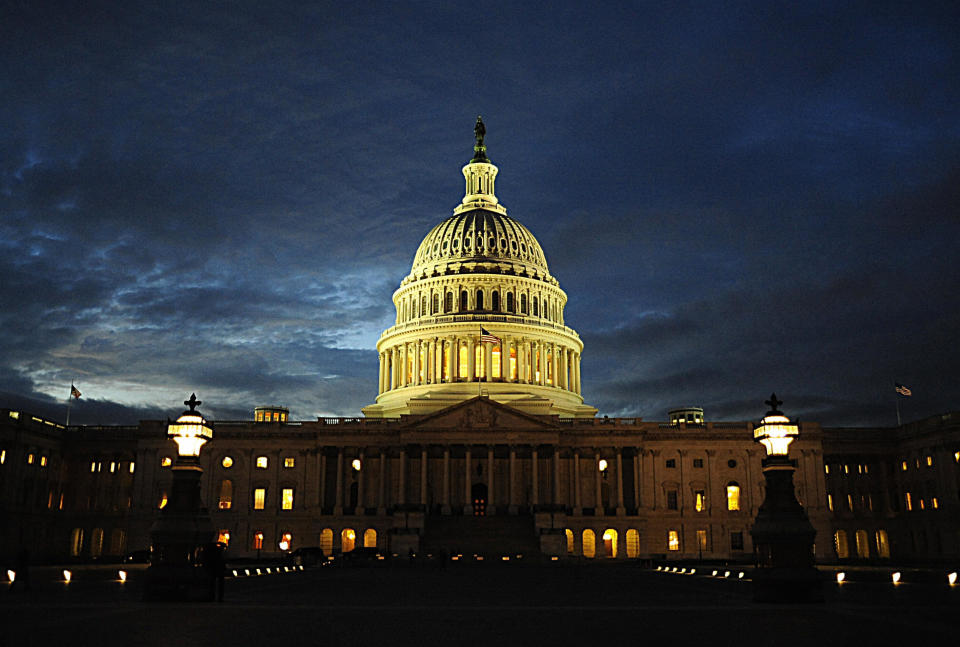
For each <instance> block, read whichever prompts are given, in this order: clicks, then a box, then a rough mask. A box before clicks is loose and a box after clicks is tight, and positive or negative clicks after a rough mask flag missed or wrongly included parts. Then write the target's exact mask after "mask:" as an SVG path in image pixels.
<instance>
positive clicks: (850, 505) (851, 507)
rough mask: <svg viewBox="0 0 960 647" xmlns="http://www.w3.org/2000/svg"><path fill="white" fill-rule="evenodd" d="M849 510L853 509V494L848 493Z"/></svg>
mask: <svg viewBox="0 0 960 647" xmlns="http://www.w3.org/2000/svg"><path fill="white" fill-rule="evenodd" d="M847 510H853V495H851V494H848V495H847Z"/></svg>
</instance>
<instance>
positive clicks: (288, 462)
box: [283, 456, 297, 467]
mask: <svg viewBox="0 0 960 647" xmlns="http://www.w3.org/2000/svg"><path fill="white" fill-rule="evenodd" d="M296 463H297V462H296V460H295V459H294V458H293V456H287V457H286V458H284V459H283V466H284V467H293V466H294V465H296Z"/></svg>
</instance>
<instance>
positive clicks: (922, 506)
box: [920, 498, 927, 510]
mask: <svg viewBox="0 0 960 647" xmlns="http://www.w3.org/2000/svg"><path fill="white" fill-rule="evenodd" d="M920 509H921V510H926V509H927V506H926V503H925V502H924V500H923V499H922V498H921V499H920Z"/></svg>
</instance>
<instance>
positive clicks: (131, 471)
mask: <svg viewBox="0 0 960 647" xmlns="http://www.w3.org/2000/svg"><path fill="white" fill-rule="evenodd" d="M127 468H128V469H129V471H130V473H131V474H133V473H134V471H136V469H137V464H136V463H134V462H133V461H130V465H128V466H127Z"/></svg>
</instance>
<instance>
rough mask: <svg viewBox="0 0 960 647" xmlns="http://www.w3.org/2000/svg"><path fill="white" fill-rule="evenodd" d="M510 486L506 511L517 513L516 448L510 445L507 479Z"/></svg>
mask: <svg viewBox="0 0 960 647" xmlns="http://www.w3.org/2000/svg"><path fill="white" fill-rule="evenodd" d="M508 484H509V486H510V498H509V499H508V504H509V507H508V508H507V511H508V512H509V513H510V514H517V448H516V447H513V446H511V447H510V476H509V479H508Z"/></svg>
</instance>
